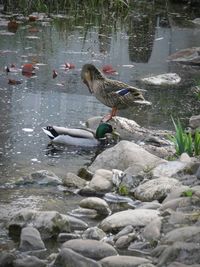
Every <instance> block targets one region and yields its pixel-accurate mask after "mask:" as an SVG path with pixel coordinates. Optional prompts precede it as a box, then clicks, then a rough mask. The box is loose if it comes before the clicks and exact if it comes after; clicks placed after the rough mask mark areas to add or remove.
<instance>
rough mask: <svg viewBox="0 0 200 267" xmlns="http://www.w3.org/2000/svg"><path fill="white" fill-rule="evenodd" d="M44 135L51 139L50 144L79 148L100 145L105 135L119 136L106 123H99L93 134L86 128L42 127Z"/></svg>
mask: <svg viewBox="0 0 200 267" xmlns="http://www.w3.org/2000/svg"><path fill="white" fill-rule="evenodd" d="M42 130H43V131H44V133H45V134H46V135H47V136H48V137H49V138H50V139H51V142H52V143H57V144H65V145H73V146H81V147H94V146H98V145H100V144H101V143H102V141H103V140H104V141H105V139H106V135H107V134H109V133H110V134H112V135H113V136H117V135H119V134H118V133H116V132H115V131H114V130H113V127H112V125H110V124H108V123H100V124H99V126H98V127H97V129H96V132H93V131H92V130H91V129H88V128H67V127H60V126H47V127H43V128H42Z"/></svg>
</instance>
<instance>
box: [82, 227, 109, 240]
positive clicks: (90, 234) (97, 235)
mask: <svg viewBox="0 0 200 267" xmlns="http://www.w3.org/2000/svg"><path fill="white" fill-rule="evenodd" d="M104 237H106V233H104V231H103V230H102V229H100V228H98V227H96V226H94V227H90V228H88V229H87V230H85V231H84V232H83V234H82V238H83V239H94V240H102V239H103V238H104Z"/></svg>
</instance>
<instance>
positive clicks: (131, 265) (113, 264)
mask: <svg viewBox="0 0 200 267" xmlns="http://www.w3.org/2000/svg"><path fill="white" fill-rule="evenodd" d="M100 263H101V264H102V267H122V266H123V267H137V266H138V267H139V266H141V265H142V264H148V263H151V262H150V260H148V259H145V258H140V257H134V256H121V255H119V256H110V257H106V258H104V259H102V260H101V261H100ZM144 266H146V265H144ZM147 266H148V265H147Z"/></svg>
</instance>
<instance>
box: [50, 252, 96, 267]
mask: <svg viewBox="0 0 200 267" xmlns="http://www.w3.org/2000/svg"><path fill="white" fill-rule="evenodd" d="M86 266H87V267H101V265H100V264H99V263H97V262H96V261H94V260H92V259H89V258H86V257H84V256H82V255H81V254H79V253H76V252H75V251H73V250H71V249H69V248H62V249H61V251H60V253H59V254H58V256H57V258H56V260H55V262H54V264H53V267H86Z"/></svg>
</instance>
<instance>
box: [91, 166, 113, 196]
mask: <svg viewBox="0 0 200 267" xmlns="http://www.w3.org/2000/svg"><path fill="white" fill-rule="evenodd" d="M88 187H89V188H91V190H93V191H95V192H98V193H99V192H101V193H106V192H109V191H111V190H112V187H113V183H112V172H111V171H109V170H105V169H98V170H96V171H95V173H94V176H93V177H92V180H91V181H90V183H89V185H88Z"/></svg>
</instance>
